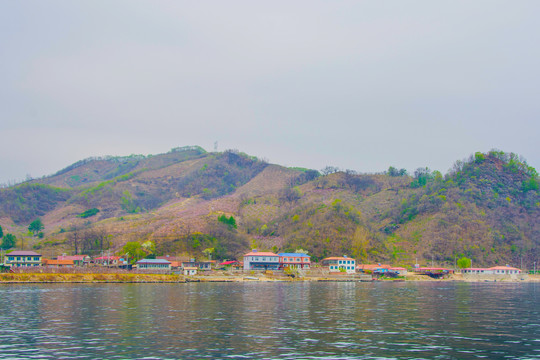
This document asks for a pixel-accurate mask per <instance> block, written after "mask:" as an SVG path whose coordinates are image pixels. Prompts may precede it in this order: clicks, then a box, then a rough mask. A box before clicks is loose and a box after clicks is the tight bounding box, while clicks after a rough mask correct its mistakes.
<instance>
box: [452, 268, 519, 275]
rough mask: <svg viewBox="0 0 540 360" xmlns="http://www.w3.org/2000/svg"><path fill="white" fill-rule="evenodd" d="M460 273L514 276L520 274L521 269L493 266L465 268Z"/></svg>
mask: <svg viewBox="0 0 540 360" xmlns="http://www.w3.org/2000/svg"><path fill="white" fill-rule="evenodd" d="M461 272H462V273H463V274H473V275H515V274H521V269H518V268H515V267H511V266H494V267H490V268H466V269H462V270H461Z"/></svg>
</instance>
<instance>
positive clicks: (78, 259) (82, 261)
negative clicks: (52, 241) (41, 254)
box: [56, 255, 91, 266]
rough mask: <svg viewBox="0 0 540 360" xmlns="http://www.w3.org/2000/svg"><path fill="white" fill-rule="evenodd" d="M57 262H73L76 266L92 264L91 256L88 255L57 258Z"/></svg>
mask: <svg viewBox="0 0 540 360" xmlns="http://www.w3.org/2000/svg"><path fill="white" fill-rule="evenodd" d="M56 259H57V260H71V261H73V265H75V266H85V265H88V264H89V263H90V260H91V259H90V256H88V255H62V256H58V257H57V258H56Z"/></svg>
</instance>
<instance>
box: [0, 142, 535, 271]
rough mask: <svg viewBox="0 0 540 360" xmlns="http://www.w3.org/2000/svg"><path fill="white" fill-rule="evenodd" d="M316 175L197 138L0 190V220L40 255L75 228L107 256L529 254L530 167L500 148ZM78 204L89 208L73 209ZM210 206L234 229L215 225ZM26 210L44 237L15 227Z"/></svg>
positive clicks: (63, 243) (494, 257)
mask: <svg viewBox="0 0 540 360" xmlns="http://www.w3.org/2000/svg"><path fill="white" fill-rule="evenodd" d="M323 173H324V174H321V173H319V172H318V171H315V170H310V169H302V168H286V167H283V166H280V165H275V164H268V163H267V162H266V161H263V160H260V159H257V158H256V157H252V156H249V155H247V154H244V153H240V152H238V151H231V150H229V151H225V152H221V153H208V152H206V151H205V150H204V149H202V148H200V147H184V148H176V149H173V150H172V151H170V152H168V153H165V154H158V155H149V156H143V155H132V156H127V157H106V158H90V159H85V160H82V161H80V162H77V163H75V164H72V165H70V166H68V167H66V168H64V169H62V170H60V171H58V172H57V173H56V174H54V175H51V176H49V177H45V178H42V179H34V180H31V181H28V182H25V183H23V184H19V185H16V186H11V187H9V188H5V189H1V190H0V225H1V226H2V227H3V228H4V232H12V233H13V234H15V235H16V236H17V238H18V239H19V244H20V246H22V243H24V246H25V247H28V248H32V249H36V250H42V251H44V252H47V251H48V252H50V253H51V254H54V253H58V252H66V253H70V252H73V251H74V250H75V246H74V242H76V241H79V240H74V239H76V238H77V236H80V237H82V238H84V239H86V240H85V241H86V243H88V246H86V248H84V249H85V250H86V251H87V252H96V251H102V250H103V249H96V248H95V246H91V243H92V242H94V243H96V242H98V243H103V241H101V240H100V241H96V239H98V238H100V239H103V238H106V240H107V241H106V245H107V247H108V248H110V249H111V251H113V252H120V251H121V248H122V246H123V245H124V244H125V243H126V242H129V241H137V242H144V241H148V240H151V241H154V242H155V244H156V252H157V253H166V252H167V253H174V254H189V255H191V256H197V257H201V256H206V255H208V251H209V250H208V249H212V251H213V254H212V255H213V256H214V257H217V258H223V259H224V258H235V257H238V256H240V255H241V254H242V253H243V252H244V251H247V250H249V248H252V247H257V248H260V249H266V250H274V251H278V250H279V251H293V250H295V249H297V248H303V249H306V250H308V251H309V252H310V254H311V255H312V256H313V258H314V259H315V260H317V259H320V258H322V257H325V256H329V255H340V254H349V255H351V256H354V257H356V258H357V259H358V260H359V261H367V262H370V261H371V262H372V261H392V262H394V263H396V264H409V265H410V264H412V263H415V261H417V260H416V259H420V261H424V262H426V261H434V262H437V263H439V264H451V263H453V262H455V259H456V258H458V257H461V256H467V257H471V258H472V259H473V261H474V262H475V264H493V263H495V264H497V263H499V264H502V263H509V262H511V263H514V264H515V263H516V261H518V259H519V261H522V260H523V259H525V261H526V262H531V261H534V259H538V257H539V255H540V250H539V249H540V244H539V241H540V240H539V239H540V210H539V209H540V195H539V189H538V188H539V187H538V173H537V172H536V170H535V169H534V168H532V167H530V166H528V165H527V163H526V162H525V161H524V159H522V158H520V157H519V156H517V155H515V154H513V153H504V152H502V151H498V150H492V151H490V152H488V153H485V154H484V153H476V154H474V155H472V156H471V157H470V158H469V159H468V160H465V161H456V163H455V165H454V168H453V169H451V171H449V172H448V173H447V174H445V175H444V176H443V175H442V174H441V173H440V172H438V171H431V170H429V169H427V168H420V169H417V170H416V171H415V173H414V174H411V175H410V176H409V175H408V174H406V173H405V172H404V171H397V169H394V168H392V167H391V168H389V171H387V172H386V173H385V174H357V173H355V172H353V171H350V170H346V171H339V170H338V169H336V168H331V167H329V168H326V169H324V172H323ZM89 209H97V211H95V214H94V215H92V216H89V217H87V218H81V217H78V216H79V215H80V214H82V213H84V211H87V210H89ZM223 214H225V215H226V216H228V217H230V216H232V217H234V218H235V219H236V223H237V225H238V226H237V228H228V227H227V226H225V225H224V224H223V223H220V221H218V217H219V216H220V215H223ZM38 217H40V218H41V219H42V220H43V223H44V225H45V229H44V231H43V238H39V237H34V236H30V235H29V234H28V232H27V231H26V226H27V224H28V223H29V222H31V221H32V220H34V219H35V218H38ZM78 248H79V247H78ZM80 250H81V249H78V251H80ZM203 250H208V251H207V253H206V255H205V254H203Z"/></svg>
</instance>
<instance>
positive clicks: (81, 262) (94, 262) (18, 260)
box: [2, 250, 216, 275]
mask: <svg viewBox="0 0 540 360" xmlns="http://www.w3.org/2000/svg"><path fill="white" fill-rule="evenodd" d="M215 263H216V261H212V260H209V261H195V259H193V258H189V257H171V256H157V257H156V258H155V259H142V260H139V261H137V262H136V263H135V265H136V266H135V267H136V268H138V269H144V270H163V271H181V272H183V273H184V274H185V275H195V274H196V273H197V271H201V270H202V271H205V270H211V269H212V268H213V267H215ZM2 265H3V266H4V267H7V268H18V267H34V266H48V267H75V266H104V267H116V268H130V266H129V264H128V261H127V259H126V258H123V257H121V256H110V255H106V256H97V257H94V258H91V257H90V256H88V255H62V256H58V257H57V258H56V259H46V258H43V256H42V255H41V254H38V253H36V252H34V251H24V250H15V251H12V252H10V253H8V254H6V255H5V256H4V262H3V264H2Z"/></svg>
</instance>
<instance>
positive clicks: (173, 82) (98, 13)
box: [0, 0, 540, 183]
mask: <svg viewBox="0 0 540 360" xmlns="http://www.w3.org/2000/svg"><path fill="white" fill-rule="evenodd" d="M538 14H540V1H537V0H534V1H496V0H488V1H470V0H467V1H432V0H426V1H384V0H383V1H358V0H355V1H316V0H309V1H290V0H288V1H275V0H273V1H266V2H263V1H223V0H220V1H176V0H175V1H157V0H152V1H134V0H129V1H109V0H107V1H98V0H91V1H72V0H65V1H10V0H0V135H1V139H0V183H5V182H7V181H10V180H21V179H24V177H25V176H26V175H27V174H30V175H32V176H34V177H38V176H43V175H47V174H51V173H54V172H56V171H57V170H60V169H61V168H63V167H65V166H67V165H69V164H71V163H73V162H75V161H78V160H81V159H83V158H86V157H89V156H99V155H129V154H132V153H135V154H150V153H153V154H155V153H162V152H166V151H168V150H169V149H171V148H173V147H177V146H184V145H200V146H202V147H204V148H206V149H207V150H212V149H213V144H214V142H215V141H218V144H219V150H225V149H239V150H240V151H244V152H246V153H249V154H252V155H256V156H259V157H264V158H267V159H268V160H269V161H271V162H273V163H278V164H282V165H287V166H304V167H310V168H315V169H321V168H322V167H324V166H325V165H333V166H338V167H340V168H343V169H354V170H357V171H361V172H375V171H382V170H385V169H387V168H388V166H390V165H393V166H396V167H400V168H401V167H404V168H407V169H409V170H413V169H415V168H417V167H420V166H429V167H430V168H432V169H437V170H440V171H442V172H443V173H445V172H446V171H447V170H448V169H449V168H450V167H451V166H452V164H453V162H454V161H455V160H459V159H463V158H465V157H467V156H468V155H470V154H471V153H473V152H475V151H488V150H490V149H492V148H499V149H501V150H504V151H512V152H516V153H519V154H520V155H523V156H524V157H525V158H526V159H527V160H528V162H529V164H531V165H532V166H535V167H536V168H539V167H540V148H539V147H538V146H537V141H538V135H539V133H540V131H539V127H540V122H539V121H538V118H539V114H540V101H539V94H540V68H539V64H540V21H538Z"/></svg>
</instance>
